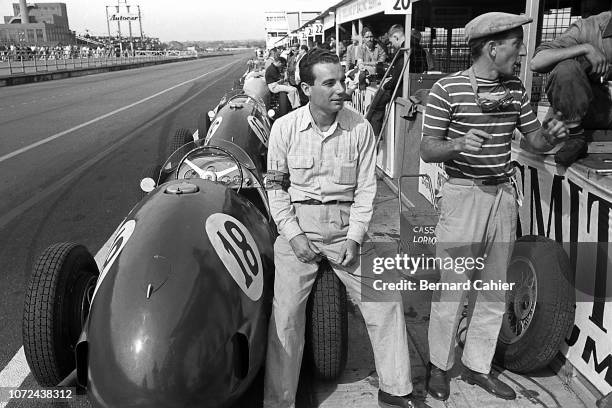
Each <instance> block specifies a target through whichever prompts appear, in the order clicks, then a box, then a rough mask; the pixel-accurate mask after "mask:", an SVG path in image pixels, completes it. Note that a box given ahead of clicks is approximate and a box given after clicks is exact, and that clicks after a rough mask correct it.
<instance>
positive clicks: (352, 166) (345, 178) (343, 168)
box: [332, 158, 357, 186]
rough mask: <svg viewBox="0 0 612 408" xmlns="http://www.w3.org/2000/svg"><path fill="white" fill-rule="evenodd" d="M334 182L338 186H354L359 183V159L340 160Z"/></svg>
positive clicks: (335, 171) (335, 170)
mask: <svg viewBox="0 0 612 408" xmlns="http://www.w3.org/2000/svg"><path fill="white" fill-rule="evenodd" d="M332 180H333V182H334V183H336V184H344V185H351V186H354V185H355V184H356V183H357V159H354V160H349V159H346V158H340V159H339V163H338V166H337V167H336V168H335V169H334V174H333V178H332Z"/></svg>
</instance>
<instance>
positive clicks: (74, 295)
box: [22, 243, 99, 386]
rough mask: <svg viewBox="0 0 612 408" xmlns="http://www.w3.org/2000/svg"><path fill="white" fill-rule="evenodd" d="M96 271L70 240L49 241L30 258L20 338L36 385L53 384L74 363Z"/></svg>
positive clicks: (81, 248) (88, 257)
mask: <svg viewBox="0 0 612 408" xmlns="http://www.w3.org/2000/svg"><path fill="white" fill-rule="evenodd" d="M98 275H99V272H98V267H97V265H96V262H95V260H94V258H93V256H92V255H91V254H90V253H89V251H88V250H87V249H86V248H85V247H84V246H82V245H77V244H74V243H60V244H55V245H51V246H50V247H48V248H47V249H46V250H45V251H44V252H43V253H42V255H41V256H40V257H39V258H38V260H37V261H36V263H35V265H34V271H33V272H32V276H31V277H30V281H29V283H28V287H27V291H26V295H25V303H24V313H23V332H22V336H23V348H24V351H25V356H26V359H27V361H28V365H29V366H30V369H31V370H32V374H33V375H34V378H36V380H37V381H38V383H39V384H40V385H42V386H55V385H57V384H59V383H60V382H61V381H62V380H63V379H64V378H65V377H66V376H68V374H70V373H71V372H72V371H73V370H74V368H75V367H76V361H75V354H74V349H75V346H76V343H77V341H78V339H79V336H80V334H81V331H82V330H83V327H84V325H85V322H86V320H87V316H88V314H89V308H90V306H91V300H92V297H93V292H94V289H95V285H96V281H97V279H98Z"/></svg>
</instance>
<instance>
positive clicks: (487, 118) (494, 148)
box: [423, 72, 540, 178]
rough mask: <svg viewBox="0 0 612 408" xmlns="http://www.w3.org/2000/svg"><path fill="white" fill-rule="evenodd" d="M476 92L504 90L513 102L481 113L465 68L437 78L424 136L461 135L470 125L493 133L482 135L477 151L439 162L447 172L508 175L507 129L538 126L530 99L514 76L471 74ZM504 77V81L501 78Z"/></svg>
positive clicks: (453, 174)
mask: <svg viewBox="0 0 612 408" xmlns="http://www.w3.org/2000/svg"><path fill="white" fill-rule="evenodd" d="M476 80H477V82H478V92H479V93H480V94H481V95H482V94H483V93H486V92H490V93H492V94H493V95H503V94H504V93H505V92H506V89H508V90H509V91H510V92H511V94H512V96H513V97H514V100H513V103H512V104H511V105H510V106H509V107H507V108H505V109H502V110H500V111H495V112H489V113H484V112H482V110H481V108H480V107H479V106H478V105H477V104H476V101H475V97H474V91H473V89H472V86H471V85H470V78H469V76H468V75H467V72H465V73H464V72H460V73H456V74H452V75H449V76H447V77H445V78H442V79H440V80H439V81H438V82H436V83H435V84H434V86H433V87H432V89H431V91H430V93H429V98H428V102H427V109H426V110H425V118H424V120H423V135H425V136H430V137H435V138H437V139H441V140H450V139H454V138H458V137H461V136H464V135H465V134H466V133H467V132H468V131H469V130H470V129H480V130H483V131H485V132H487V133H489V134H490V135H491V136H492V138H491V139H489V140H485V142H484V143H483V145H482V150H481V151H480V152H473V153H464V152H462V153H460V156H459V157H458V158H455V159H453V160H448V161H446V162H445V163H444V167H445V170H446V172H447V174H448V175H449V177H461V178H494V177H504V176H510V175H512V174H513V173H514V170H513V168H512V165H511V161H510V143H511V140H512V133H513V132H514V130H515V129H518V130H519V131H520V132H521V133H523V134H527V133H530V132H533V131H536V130H538V129H539V128H540V122H539V121H538V119H537V118H536V115H535V114H534V112H533V109H532V108H531V105H530V103H529V96H528V95H527V92H526V91H525V88H524V87H523V84H522V83H521V81H520V80H519V79H518V78H516V77H510V78H508V79H504V80H503V81H500V80H487V79H482V78H476ZM502 82H503V83H502Z"/></svg>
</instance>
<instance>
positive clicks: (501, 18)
mask: <svg viewBox="0 0 612 408" xmlns="http://www.w3.org/2000/svg"><path fill="white" fill-rule="evenodd" d="M532 21H533V18H531V17H527V16H524V15H518V14H510V13H500V12H493V13H485V14H481V15H479V16H478V17H476V18H474V19H473V20H471V21H470V22H469V23H467V24H466V25H465V39H466V40H467V41H468V42H470V41H472V40H475V39H477V38H482V37H487V36H489V35H492V34H497V33H502V32H504V31H508V30H512V29H513V28H516V27H520V26H522V25H525V24H528V23H531V22H532Z"/></svg>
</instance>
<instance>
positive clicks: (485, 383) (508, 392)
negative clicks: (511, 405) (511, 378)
mask: <svg viewBox="0 0 612 408" xmlns="http://www.w3.org/2000/svg"><path fill="white" fill-rule="evenodd" d="M461 379H462V380H463V381H465V382H466V383H468V384H476V385H479V386H481V387H482V388H483V389H484V390H485V391H487V392H489V393H491V394H493V395H495V396H496V397H499V398H503V399H505V400H513V399H515V398H516V393H515V392H514V390H513V389H512V388H510V386H509V385H508V384H506V383H505V382H503V381H501V380H500V379H498V378H495V377H493V376H492V375H491V374H482V373H477V372H476V371H472V370H470V369H468V368H466V369H465V371H464V372H463V374H461Z"/></svg>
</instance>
